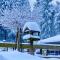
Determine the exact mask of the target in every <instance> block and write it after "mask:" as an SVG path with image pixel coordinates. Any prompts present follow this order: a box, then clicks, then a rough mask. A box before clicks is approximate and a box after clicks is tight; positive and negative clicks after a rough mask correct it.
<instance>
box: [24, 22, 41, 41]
mask: <svg viewBox="0 0 60 60" xmlns="http://www.w3.org/2000/svg"><path fill="white" fill-rule="evenodd" d="M23 34H24V36H23V39H24V40H26V41H29V39H32V40H34V41H36V40H40V36H39V35H40V28H39V25H38V24H37V23H36V22H27V23H26V24H25V25H24V27H23Z"/></svg>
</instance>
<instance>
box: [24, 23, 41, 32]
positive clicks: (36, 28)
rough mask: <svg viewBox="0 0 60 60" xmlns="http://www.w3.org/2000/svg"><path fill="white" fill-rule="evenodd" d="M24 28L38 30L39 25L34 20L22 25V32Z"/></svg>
mask: <svg viewBox="0 0 60 60" xmlns="http://www.w3.org/2000/svg"><path fill="white" fill-rule="evenodd" d="M26 28H28V29H29V30H33V31H38V32H40V28H39V25H38V24H37V23H36V22H26V24H25V25H24V27H23V32H24V31H25V29H26Z"/></svg>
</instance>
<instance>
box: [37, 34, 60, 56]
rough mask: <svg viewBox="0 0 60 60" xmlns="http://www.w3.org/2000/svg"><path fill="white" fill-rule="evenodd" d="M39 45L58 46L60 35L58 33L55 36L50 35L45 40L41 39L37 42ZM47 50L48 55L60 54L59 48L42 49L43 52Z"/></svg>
mask: <svg viewBox="0 0 60 60" xmlns="http://www.w3.org/2000/svg"><path fill="white" fill-rule="evenodd" d="M37 44H38V45H41V44H42V45H53V46H57V45H60V35H56V36H54V37H50V38H47V39H44V40H40V41H38V43H37ZM43 51H45V52H46V54H47V55H60V50H59V49H48V50H47V49H42V52H43Z"/></svg>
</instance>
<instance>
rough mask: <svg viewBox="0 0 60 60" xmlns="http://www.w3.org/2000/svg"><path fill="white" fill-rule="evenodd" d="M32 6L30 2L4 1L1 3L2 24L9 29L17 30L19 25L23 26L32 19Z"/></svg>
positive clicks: (0, 17)
mask: <svg viewBox="0 0 60 60" xmlns="http://www.w3.org/2000/svg"><path fill="white" fill-rule="evenodd" d="M30 12H31V11H30V5H29V1H28V0H3V1H2V2H1V13H2V14H3V15H1V16H0V21H1V22H0V23H2V24H3V25H4V26H7V27H9V28H12V29H13V28H16V21H17V22H18V23H17V24H19V25H21V26H23V25H24V23H25V22H26V21H28V20H29V19H30V16H31V15H30Z"/></svg>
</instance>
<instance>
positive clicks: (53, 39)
mask: <svg viewBox="0 0 60 60" xmlns="http://www.w3.org/2000/svg"><path fill="white" fill-rule="evenodd" d="M53 42H60V35H56V36H54V37H50V38H47V39H43V40H40V41H38V43H37V44H44V43H53Z"/></svg>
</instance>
